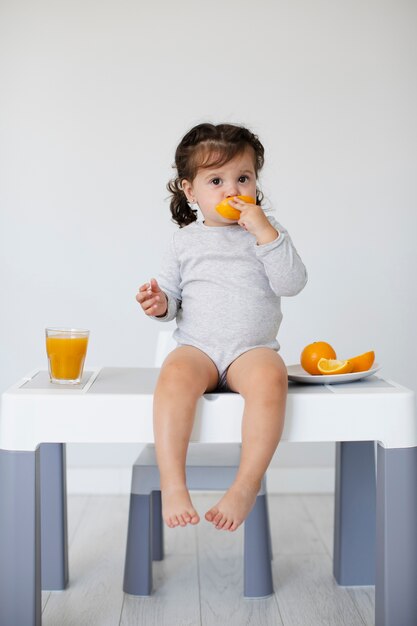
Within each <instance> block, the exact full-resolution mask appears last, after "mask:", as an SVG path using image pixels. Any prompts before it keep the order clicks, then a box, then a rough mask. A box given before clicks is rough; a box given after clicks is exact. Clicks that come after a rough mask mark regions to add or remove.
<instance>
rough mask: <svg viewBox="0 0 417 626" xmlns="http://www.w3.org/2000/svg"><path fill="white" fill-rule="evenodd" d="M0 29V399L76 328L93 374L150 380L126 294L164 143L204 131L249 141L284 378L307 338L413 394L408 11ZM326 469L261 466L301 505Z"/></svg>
mask: <svg viewBox="0 0 417 626" xmlns="http://www.w3.org/2000/svg"><path fill="white" fill-rule="evenodd" d="M0 12H1V13H0V85H1V97H0V177H1V178H0V209H1V222H0V238H1V239H0V254H1V302H2V305H1V307H0V315H1V320H0V321H1V325H0V332H1V351H0V360H1V361H0V388H1V389H4V388H6V387H7V386H8V385H10V384H11V383H12V382H14V381H15V379H17V378H18V377H20V376H21V375H22V374H23V373H25V372H27V371H29V370H31V369H33V368H34V367H36V366H40V367H45V354H44V345H43V329H44V327H45V326H46V325H71V326H82V327H88V328H90V329H91V344H90V347H89V355H88V363H89V364H91V365H110V364H112V365H136V366H143V365H150V364H152V362H153V355H154V346H155V338H156V334H157V331H158V325H157V324H155V323H153V322H152V321H150V320H148V319H147V318H146V317H145V316H144V315H142V314H141V312H140V310H139V309H138V306H137V304H136V302H135V292H136V288H137V286H138V285H139V284H141V283H142V282H143V281H145V280H147V279H148V278H149V277H150V276H151V275H153V274H155V273H156V272H157V271H158V268H159V263H160V258H161V250H162V249H163V248H164V246H165V244H166V243H167V241H168V240H169V237H170V234H171V232H172V231H173V229H174V228H175V226H174V225H173V224H171V223H170V219H169V208H168V204H167V202H166V196H167V192H166V189H165V184H166V182H167V180H168V178H169V177H170V176H171V175H172V170H171V164H172V161H173V154H174V150H175V147H176V145H177V142H178V141H179V139H180V138H181V136H182V135H183V134H184V133H185V132H186V131H187V130H188V129H189V128H190V127H191V126H192V125H194V124H195V123H198V122H201V121H207V120H212V121H214V122H220V121H230V122H236V123H244V124H246V125H248V126H249V127H251V128H252V129H253V130H254V131H255V132H257V133H258V134H259V136H260V138H261V140H262V141H263V143H264V145H265V147H266V166H265V169H264V172H263V175H262V179H261V185H262V187H263V189H264V192H265V194H266V196H267V198H268V199H269V200H270V202H272V204H273V205H274V206H275V208H276V216H277V217H278V219H279V220H280V221H281V222H282V223H283V224H285V225H286V226H287V228H288V229H289V231H290V232H291V234H292V237H293V240H294V242H295V244H296V246H297V248H298V250H299V252H300V253H301V255H302V257H303V259H304V261H305V263H306V265H307V267H308V270H309V277H310V278H309V284H308V286H307V287H306V289H305V290H304V291H303V292H302V293H301V294H300V295H299V296H297V297H296V298H294V299H287V300H285V301H284V302H283V311H284V322H283V325H282V328H281V332H280V342H281V345H282V355H283V356H284V358H285V359H286V361H287V362H288V363H294V362H297V361H298V358H299V353H300V350H301V348H302V347H303V346H304V345H305V344H306V343H309V342H311V341H314V340H317V339H323V340H327V341H329V342H330V343H332V344H333V345H334V346H335V348H336V350H337V352H338V354H339V355H340V357H342V358H343V357H348V356H352V355H355V354H357V353H361V352H364V351H367V350H369V349H374V350H375V351H376V355H377V360H378V362H380V363H381V364H382V365H383V370H382V374H384V375H385V376H387V377H391V378H394V379H396V380H397V381H399V382H401V383H403V384H405V385H407V386H409V387H411V388H413V389H416V387H417V382H416V381H417V365H416V358H415V350H416V346H417V341H416V319H417V315H416V314H417V307H416V287H415V267H416V260H417V259H416V256H417V254H416V246H415V244H414V240H415V236H416V230H417V229H416V226H417V220H416V208H417V207H416V204H417V202H416V199H417V198H416V195H417V194H416V185H415V181H416V174H417V172H416V169H417V168H416V161H417V159H416V156H417V148H416V146H417V132H416V115H415V111H416V110H417V84H416V80H415V68H416V61H417V59H416V56H417V54H416V45H415V40H416V28H415V24H416V20H417V5H416V3H414V2H412V1H407V0H389V1H385V2H384V1H383V2H380V1H378V2H376V1H375V2H363V0H356V1H355V0H354V1H352V2H345V3H342V2H334V1H330V0H317V1H315V2H311V0H298V1H297V2H284V1H283V0H279V1H275V0H259V1H258V2H252V1H251V2H249V1H245V0H239V1H238V0H229V1H227V2H225V1H224V0H222V1H220V0H212V1H211V2H210V3H205V2H198V1H196V0H194V1H191V0H179V1H178V2H175V3H174V2H168V1H166V2H163V1H161V0H159V1H158V0H156V1H153V2H146V3H145V2H137V1H133V0H130V1H129V0H122V1H118V2H116V1H115V0H106V1H104V2H103V1H102V0H101V1H98V0H83V1H80V0H78V1H77V0H75V1H74V0H72V1H71V2H69V1H68V2H54V1H52V0H40V1H38V2H32V1H31V0H3V2H2V3H1V5H0ZM134 454H135V449H131V448H128V447H117V448H116V447H114V446H112V447H109V448H106V447H102V448H100V449H98V448H96V447H88V448H86V447H82V446H79V447H72V448H71V449H70V450H69V462H70V466H72V467H76V468H77V467H78V468H79V467H80V466H85V465H91V466H94V465H97V464H99V465H102V466H106V467H108V468H109V467H111V466H112V465H113V466H116V467H120V466H124V467H125V469H126V468H127V467H128V466H129V464H130V462H131V460H132V458H133V457H134ZM332 463H333V448H332V447H331V446H326V445H321V446H300V447H297V448H295V447H294V446H292V447H291V448H285V447H282V448H281V450H280V452H279V453H278V454H277V456H276V460H275V461H274V464H275V465H277V466H278V467H281V469H282V468H284V469H285V471H287V470H288V472H290V473H291V470H294V472H293V476H295V475H296V474H297V472H298V471H299V468H302V467H307V468H309V472H308V475H309V476H311V475H313V474H314V472H316V474H317V483H316V488H317V489H320V488H321V487H323V485H324V483H326V484H328V481H329V476H330V474H331V471H332ZM125 469H124V470H123V471H125ZM310 470H311V471H312V472H313V474H311V471H310ZM111 471H112V470H111V469H110V470H109V472H110V474H111ZM121 471H122V470H121ZM77 472H78V473H77ZM91 472H93V470H91ZM126 472H127V470H126ZM322 472H324V473H325V474H326V477H325V479H324V482H322V484H321V486H320V484H319V483H320V480H321V479H320V478H319V475H322ZM329 472H330V474H329ZM110 474H109V476H110ZM284 474H285V472H284ZM284 474H282V476H284ZM102 475H104V474H102ZM297 475H298V474H297ZM76 476H79V471H78V470H77V471H76V470H74V483H73V485H74V488H75V489H76V488H77V487H76V482H77V480H78V479H77V478H76ZM112 476H113V479H112V478H109V481H110V482H111V480H114V481H115V482H116V483H117V481H118V480H119V478H114V473H113V474H112ZM120 480H121V481H122V482H123V480H125V479H123V478H121V479H120ZM289 480H290V479H289ZM326 481H327V482H326ZM84 484H86V483H85V482H84ZM288 484H290V483H287V486H288ZM284 488H285V487H284ZM312 488H313V489H314V485H313V487H312Z"/></svg>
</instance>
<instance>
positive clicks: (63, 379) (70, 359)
mask: <svg viewBox="0 0 417 626" xmlns="http://www.w3.org/2000/svg"><path fill="white" fill-rule="evenodd" d="M45 334H46V354H47V355H48V367H49V376H50V379H51V383H59V384H62V385H76V384H77V383H80V382H81V378H82V375H83V368H84V361H85V355H86V353H87V345H88V337H89V334H90V331H89V330H80V329H77V328H46V329H45Z"/></svg>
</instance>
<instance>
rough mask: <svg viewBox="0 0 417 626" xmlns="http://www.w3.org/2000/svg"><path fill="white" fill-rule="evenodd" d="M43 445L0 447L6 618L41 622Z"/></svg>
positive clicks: (1, 611) (0, 587)
mask: <svg viewBox="0 0 417 626" xmlns="http://www.w3.org/2000/svg"><path fill="white" fill-rule="evenodd" d="M40 539H41V536H40V497H39V450H37V451H36V452H14V451H8V450H0V624H5V625H7V626H23V625H24V626H40V625H41V559H40Z"/></svg>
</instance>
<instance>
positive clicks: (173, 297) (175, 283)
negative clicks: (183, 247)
mask: <svg viewBox="0 0 417 626" xmlns="http://www.w3.org/2000/svg"><path fill="white" fill-rule="evenodd" d="M180 280H181V277H180V266H179V261H178V256H177V254H176V250H175V242H174V237H173V238H172V240H171V245H170V246H169V248H168V249H167V251H166V253H165V256H164V259H163V262H162V269H161V271H160V272H159V274H158V275H157V281H158V284H159V286H160V288H161V289H162V291H163V292H164V293H165V294H166V296H167V298H168V309H167V313H166V315H165V316H164V317H155V316H153V319H155V320H157V321H158V322H170V321H171V320H173V319H175V317H176V316H177V313H178V310H179V308H180V307H181V289H180Z"/></svg>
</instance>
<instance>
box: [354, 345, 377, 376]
mask: <svg viewBox="0 0 417 626" xmlns="http://www.w3.org/2000/svg"><path fill="white" fill-rule="evenodd" d="M348 360H349V361H350V362H351V363H352V365H353V370H352V372H366V371H367V370H370V369H371V367H372V365H373V364H374V361H375V352H374V351H373V350H371V351H370V352H364V353H363V354H360V355H359V356H354V357H352V358H351V359H348Z"/></svg>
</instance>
